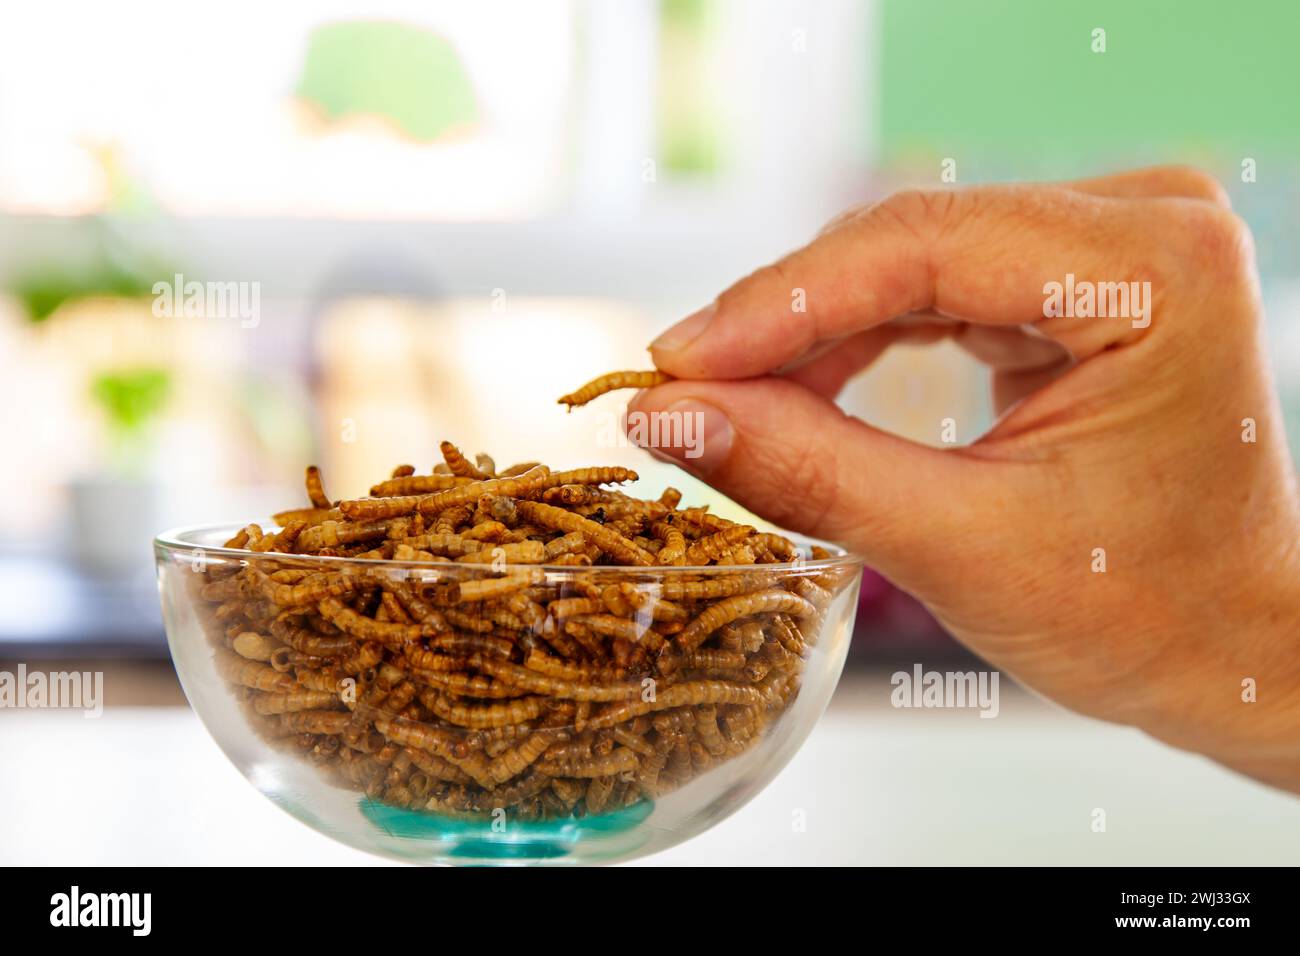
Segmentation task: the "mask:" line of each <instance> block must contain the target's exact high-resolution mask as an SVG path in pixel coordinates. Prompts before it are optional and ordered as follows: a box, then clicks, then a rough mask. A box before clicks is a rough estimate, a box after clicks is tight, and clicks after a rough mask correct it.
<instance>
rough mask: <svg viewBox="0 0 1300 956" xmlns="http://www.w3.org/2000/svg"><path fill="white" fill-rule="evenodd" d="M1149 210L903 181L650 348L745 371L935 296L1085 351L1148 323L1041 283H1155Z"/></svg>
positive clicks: (1092, 198)
mask: <svg viewBox="0 0 1300 956" xmlns="http://www.w3.org/2000/svg"><path fill="white" fill-rule="evenodd" d="M1178 201H1181V200H1160V201H1159V202H1178ZM1153 214H1154V210H1153V209H1152V208H1151V207H1150V204H1145V203H1143V202H1141V201H1136V200H1130V199H1119V198H1111V197H1103V196H1096V195H1089V194H1085V193H1082V192H1079V191H1075V190H1070V189H1066V188H1063V187H1043V186H1029V187H1025V186H1010V187H1007V186H1002V187H982V188H976V189H970V190H959V191H941V192H917V191H912V192H904V193H898V194H896V195H894V196H891V197H890V198H889V199H886V200H885V201H884V202H881V203H879V204H877V205H875V206H873V207H871V208H869V209H868V210H866V211H865V212H863V213H861V214H860V215H858V216H855V217H853V218H851V219H848V220H845V221H843V222H841V223H840V224H839V225H837V226H835V227H834V228H832V229H830V230H829V231H827V232H825V233H823V234H822V235H821V236H819V237H818V238H817V239H815V240H814V241H813V242H812V243H810V244H809V245H807V246H805V247H804V248H802V249H799V250H798V251H796V252H794V253H791V254H790V255H788V256H786V257H785V258H783V259H781V260H779V261H778V262H776V263H773V264H772V265H769V266H765V267H763V268H762V269H759V270H758V271H757V272H755V273H753V274H752V275H750V276H748V277H747V278H745V279H742V280H741V281H740V282H738V283H736V284H735V285H733V286H732V287H731V288H729V289H728V290H727V291H726V292H724V293H723V294H722V295H720V296H719V297H718V299H717V300H716V301H715V302H714V303H713V304H712V305H711V306H710V307H708V308H707V309H705V310H702V311H701V312H700V313H696V315H694V316H691V317H690V318H689V319H687V320H685V321H684V322H682V323H680V324H679V325H678V326H676V327H674V328H673V329H669V331H668V332H667V333H665V335H664V336H661V337H660V338H659V339H658V340H656V341H655V342H654V344H652V346H651V353H652V355H653V357H654V361H655V364H656V366H658V367H659V368H660V369H662V370H664V371H665V372H668V373H669V374H671V375H674V376H676V377H678V378H748V377H751V376H755V375H762V374H766V373H768V372H771V371H774V370H776V369H779V368H781V367H782V366H784V365H786V364H787V363H789V362H791V361H793V360H794V359H796V358H798V357H799V356H801V355H803V354H804V353H805V352H807V351H808V350H809V349H811V348H812V347H814V346H815V345H816V344H817V343H819V342H823V341H827V340H833V339H837V338H841V337H843V336H846V335H850V334H852V333H854V332H859V331H861V330H863V329H867V328H872V327H874V326H878V325H881V324H883V323H885V322H888V321H889V320H890V319H892V318H895V317H897V316H900V315H904V314H906V313H909V312H919V311H924V310H934V311H936V312H939V313H940V314H942V315H947V316H951V317H953V318H958V319H962V320H964V321H967V322H975V323H980V324H987V325H1022V324H1026V323H1037V324H1038V326H1039V327H1040V329H1042V331H1043V332H1044V333H1046V334H1047V335H1049V336H1050V337H1052V338H1054V339H1056V340H1057V341H1059V342H1061V344H1063V345H1064V346H1065V347H1066V348H1067V349H1069V351H1070V352H1072V353H1073V354H1074V355H1076V356H1077V357H1079V358H1080V359H1083V358H1087V357H1089V356H1091V355H1093V354H1095V353H1097V352H1099V351H1101V350H1103V349H1105V348H1108V347H1110V346H1113V345H1115V344H1118V343H1122V342H1125V341H1129V340H1132V339H1135V338H1136V337H1137V336H1138V335H1139V334H1140V333H1141V332H1142V331H1143V330H1142V329H1141V328H1138V327H1135V326H1134V324H1132V323H1130V322H1128V321H1124V320H1122V319H1114V320H1096V319H1091V318H1085V317H1082V316H1080V317H1075V316H1069V317H1067V316H1065V315H1058V316H1054V317H1051V318H1046V317H1045V312H1044V303H1045V285H1046V284H1047V283H1049V282H1051V281H1058V282H1061V281H1064V280H1065V278H1066V276H1067V275H1068V276H1071V277H1072V281H1074V282H1085V281H1086V282H1093V283H1119V282H1125V283H1131V282H1134V281H1137V282H1142V281H1146V282H1148V283H1150V282H1151V280H1152V279H1153V273H1154V271H1155V265H1154V259H1155V258H1156V257H1158V256H1159V255H1160V252H1159V244H1158V243H1157V242H1155V241H1154V237H1153V236H1152V234H1151V233H1152V226H1151V223H1150V220H1151V218H1152V216H1153ZM1147 305H1148V306H1149V302H1148V303H1147Z"/></svg>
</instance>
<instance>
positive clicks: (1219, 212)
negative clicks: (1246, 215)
mask: <svg viewBox="0 0 1300 956" xmlns="http://www.w3.org/2000/svg"><path fill="white" fill-rule="evenodd" d="M1176 225H1177V229H1178V233H1179V235H1180V236H1181V237H1182V245H1183V251H1184V254H1185V255H1186V257H1187V259H1188V262H1189V265H1190V266H1191V267H1192V268H1193V269H1194V270H1196V272H1198V273H1200V274H1202V275H1204V276H1205V277H1207V278H1210V279H1212V280H1214V281H1217V282H1224V281H1249V280H1250V279H1251V277H1252V276H1253V274H1254V263H1255V242H1254V239H1253V237H1252V236H1251V233H1250V228H1249V227H1248V226H1247V225H1246V223H1245V222H1243V221H1242V219H1241V218H1240V217H1239V216H1237V215H1235V214H1234V213H1232V212H1231V211H1230V210H1228V209H1225V208H1223V207H1220V206H1217V205H1203V204H1188V205H1186V206H1184V207H1183V208H1182V209H1181V210H1180V215H1179V219H1178V222H1177V224H1176Z"/></svg>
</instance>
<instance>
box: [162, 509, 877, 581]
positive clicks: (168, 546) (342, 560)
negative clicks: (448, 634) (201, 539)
mask: <svg viewBox="0 0 1300 956" xmlns="http://www.w3.org/2000/svg"><path fill="white" fill-rule="evenodd" d="M249 523H250V522H247V521H244V522H220V523H216V524H192V525H181V526H179V527H176V528H169V529H168V530H166V531H162V532H159V533H158V534H157V535H155V536H154V539H153V545H154V552H155V556H159V555H160V554H161V553H162V552H166V553H168V554H176V553H182V552H183V553H187V554H190V555H193V554H194V552H195V551H201V552H202V553H203V555H204V557H224V558H232V559H236V560H248V559H256V558H263V559H270V560H276V559H281V560H285V559H289V560H295V561H306V562H310V563H319V564H321V565H322V566H324V567H327V568H328V567H335V568H337V567H349V566H361V567H374V568H420V569H438V570H442V571H446V570H448V564H447V562H444V561H395V560H391V559H384V558H349V557H343V556H334V555H317V554H292V553H284V554H280V553H278V552H274V551H251V550H249V549H248V548H226V547H208V546H207V545H202V544H197V543H195V542H194V541H186V540H184V539H185V537H186V536H187V535H188V536H192V535H198V534H200V533H213V532H217V531H226V530H229V531H230V534H231V535H233V534H234V533H235V532H237V531H239V529H240V528H245V527H247V526H248V525H249ZM258 524H261V526H262V527H264V528H275V527H278V526H277V525H276V524H275V522H274V521H268V522H266V523H262V522H258ZM776 533H777V534H781V535H784V536H785V537H788V538H790V539H791V540H792V541H794V542H795V544H796V545H804V544H809V545H817V546H819V547H822V548H826V549H827V550H829V551H832V552H837V553H835V554H832V556H831V557H829V558H816V559H808V560H800V561H784V562H781V563H779V564H740V565H737V564H687V565H676V564H671V565H651V566H649V567H642V566H640V565H626V564H608V565H602V564H597V565H587V566H577V565H572V564H511V565H509V566H508V567H509V569H510V570H518V569H521V568H537V569H539V570H542V571H545V572H547V573H551V572H554V573H563V574H578V573H586V574H591V573H593V572H595V573H597V574H619V575H622V576H626V575H628V574H650V575H664V574H670V573H671V574H682V573H687V572H689V573H690V574H736V573H737V572H740V571H784V572H794V571H798V572H808V571H825V570H829V569H831V568H841V567H852V566H854V565H857V566H859V567H861V566H865V563H866V561H865V559H864V558H863V556H862V555H860V554H857V553H855V552H853V551H849V550H848V549H847V548H844V547H842V546H840V545H838V544H834V543H833V542H829V541H822V540H821V539H819V538H813V537H811V536H809V535H801V534H792V533H788V532H784V531H778V532H776ZM452 566H453V567H460V568H465V569H473V568H476V567H477V568H482V567H483V566H482V565H474V564H453V565H452Z"/></svg>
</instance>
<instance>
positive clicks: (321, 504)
mask: <svg viewBox="0 0 1300 956" xmlns="http://www.w3.org/2000/svg"><path fill="white" fill-rule="evenodd" d="M307 497H308V499H309V500H310V501H311V504H312V507H313V508H330V507H333V505H332V504H331V503H330V499H329V495H327V494H325V488H324V486H323V485H322V484H321V480H320V469H319V468H317V467H316V466H315V465H308V466H307Z"/></svg>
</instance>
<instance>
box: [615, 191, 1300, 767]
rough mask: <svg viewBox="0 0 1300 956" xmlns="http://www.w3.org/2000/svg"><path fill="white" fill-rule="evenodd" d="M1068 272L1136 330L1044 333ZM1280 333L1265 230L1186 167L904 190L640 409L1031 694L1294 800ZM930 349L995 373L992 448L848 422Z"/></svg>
mask: <svg viewBox="0 0 1300 956" xmlns="http://www.w3.org/2000/svg"><path fill="white" fill-rule="evenodd" d="M1067 274H1070V275H1072V276H1073V277H1074V287H1075V289H1076V290H1078V289H1080V288H1082V287H1083V286H1081V284H1083V283H1089V282H1091V283H1096V284H1098V286H1097V288H1098V289H1099V290H1100V289H1109V290H1111V291H1114V290H1115V289H1116V288H1117V287H1103V286H1101V285H1100V284H1102V283H1120V282H1123V283H1128V282H1136V283H1138V284H1139V285H1138V286H1136V287H1132V291H1133V292H1135V293H1137V295H1136V296H1134V297H1133V298H1132V299H1130V301H1129V303H1128V305H1129V309H1128V312H1129V314H1128V315H1125V316H1117V315H1114V314H1111V315H1110V316H1109V317H1097V318H1091V317H1084V316H1082V315H1079V314H1070V310H1066V309H1064V308H1059V307H1058V308H1057V309H1056V311H1055V314H1051V315H1045V302H1047V301H1048V299H1049V295H1048V293H1047V291H1045V290H1051V291H1053V292H1054V291H1055V290H1054V289H1051V287H1050V286H1048V284H1049V283H1053V282H1055V283H1061V284H1062V285H1064V284H1065V283H1066V282H1067V279H1066V276H1067ZM1142 283H1150V285H1149V286H1143V285H1142ZM1143 289H1149V295H1147V296H1143V295H1142V291H1143ZM797 290H802V291H803V296H804V301H805V304H806V311H803V312H796V311H793V310H792V301H795V300H796V296H797ZM1054 304H1056V305H1057V306H1060V305H1061V303H1060V301H1059V298H1058V299H1057V300H1055V302H1054ZM1122 304H1123V302H1122V300H1120V299H1118V298H1117V297H1112V298H1111V299H1110V305H1111V306H1121V305H1122ZM1051 311H1052V309H1051V308H1049V309H1048V312H1051ZM1110 311H1111V312H1112V313H1113V312H1115V311H1118V310H1117V309H1115V308H1112V309H1111V310H1110ZM1143 313H1145V314H1143ZM1262 328H1263V322H1262V309H1261V305H1260V300H1259V291H1258V284H1257V278H1256V272H1255V267H1254V260H1253V247H1252V242H1251V239H1250V236H1249V233H1248V232H1247V231H1246V229H1245V227H1244V226H1243V225H1242V224H1241V222H1240V221H1239V220H1238V219H1237V218H1236V217H1235V216H1234V215H1233V214H1232V213H1231V211H1230V210H1229V208H1228V205H1227V202H1226V199H1225V198H1224V194H1223V191H1222V189H1221V188H1220V187H1219V186H1218V184H1217V183H1215V182H1214V180H1212V179H1211V178H1209V177H1207V176H1205V175H1204V174H1202V173H1199V172H1197V171H1195V170H1191V169H1187V168H1182V167H1174V168H1156V169H1149V170H1141V171H1137V172H1133V173H1127V174H1122V175H1118V176H1110V177H1104V178H1100V179H1094V180H1088V181H1083V182H1075V183H1068V184H1063V185H1033V186H1006V187H980V188H972V189H962V190H951V191H949V190H944V191H937V192H904V193H899V194H897V195H894V196H891V197H890V198H888V199H886V200H885V201H883V202H880V203H877V204H874V205H870V206H867V207H865V208H862V209H860V210H852V211H850V212H849V213H846V214H845V215H843V216H841V217H840V218H838V219H837V220H835V221H834V222H832V223H831V224H830V225H829V226H828V227H827V228H826V229H825V230H824V231H823V233H822V234H821V235H820V236H818V237H817V239H816V240H815V241H813V242H812V243H811V244H809V245H808V246H806V247H804V248H802V249H800V250H798V251H796V252H794V253H792V254H790V255H789V256H787V257H785V258H784V259H782V260H781V261H779V262H777V263H775V264H774V265H770V266H767V267H765V268H763V269H760V270H758V271H757V272H755V273H754V274H753V275H751V276H749V277H748V278H746V279H743V280H741V281H740V282H739V283H737V284H736V285H734V286H732V287H731V288H730V289H728V290H727V291H726V292H724V293H723V294H722V295H721V296H719V298H718V299H717V300H716V302H715V303H714V304H713V305H712V306H710V307H709V308H708V309H706V310H703V311H702V312H700V313H696V315H694V316H692V317H690V318H689V319H686V320H684V321H683V322H681V323H679V324H678V325H677V326H674V327H673V328H672V329H670V330H668V332H667V333H665V334H664V335H663V336H661V337H660V338H659V339H658V340H657V341H656V342H655V343H654V344H653V345H652V346H651V351H652V354H653V357H654V361H655V364H656V365H657V366H658V367H659V368H660V369H662V370H664V371H665V372H668V373H669V374H671V375H673V376H675V377H676V378H677V379H679V380H678V381H673V382H670V383H668V384H665V385H661V386H658V387H656V388H653V389H650V390H647V391H645V392H642V393H641V394H639V395H638V396H637V397H636V398H635V399H634V400H633V403H632V406H631V409H632V410H634V411H639V412H647V413H649V412H662V411H681V412H700V413H702V414H703V415H704V419H703V421H704V423H705V425H704V433H703V434H704V441H703V447H702V452H703V453H702V455H701V456H700V457H698V458H687V457H685V456H684V454H683V452H682V450H681V449H671V448H669V449H662V450H661V451H660V452H659V453H660V454H661V455H667V456H668V457H670V459H671V460H674V461H676V462H677V463H678V464H681V465H682V466H683V467H685V468H686V469H687V470H689V471H691V472H693V473H695V474H697V475H699V476H700V477H702V478H703V479H704V480H706V481H708V482H709V483H710V484H712V485H714V486H715V487H717V488H718V489H719V490H721V491H723V492H725V493H726V494H728V495H730V496H731V497H733V498H734V499H736V500H737V501H739V502H741V503H742V504H744V505H746V506H747V507H749V508H750V509H752V510H753V511H754V512H756V513H758V514H760V515H762V516H764V517H766V518H768V519H770V520H772V521H774V522H776V523H778V524H780V525H782V526H784V527H786V528H790V529H793V530H796V531H800V532H804V533H808V534H811V535H814V536H818V537H823V538H829V539H832V540H835V541H838V542H841V543H843V544H845V545H847V546H848V547H850V548H852V549H854V550H856V551H858V552H860V553H862V554H863V555H865V556H866V558H867V561H868V563H869V564H870V565H872V566H873V567H875V568H876V569H877V570H879V571H880V572H881V573H883V574H884V575H885V576H887V577H888V578H889V579H890V580H892V581H893V582H894V583H895V584H897V585H898V586H899V587H901V588H903V589H904V590H906V591H908V592H910V593H912V594H913V595H915V596H916V597H917V598H919V599H920V600H921V601H923V602H924V603H925V604H926V606H927V607H928V608H930V610H931V611H932V612H933V613H934V614H935V615H936V616H937V617H938V618H939V620H940V621H941V622H942V623H943V624H944V625H945V626H946V627H948V628H949V629H950V630H951V631H952V633H953V634H955V635H956V636H957V637H958V638H959V639H960V640H962V641H963V642H965V643H966V644H967V645H969V646H970V647H971V648H972V649H974V650H975V651H976V652H978V653H979V654H981V655H982V656H983V657H985V658H986V659H987V660H989V661H990V662H991V663H993V664H994V665H996V666H998V667H999V668H1002V669H1004V670H1006V671H1007V672H1009V673H1010V674H1012V675H1013V676H1015V677H1016V678H1018V679H1019V680H1020V681H1022V682H1023V683H1025V684H1027V685H1028V686H1030V687H1033V688H1035V689H1037V690H1039V691H1041V692H1042V693H1044V694H1046V695H1048V696H1050V697H1052V698H1054V699H1055V700H1057V701H1059V702H1061V703H1063V704H1065V705H1066V706H1068V707H1071V708H1072V709H1074V710H1077V711H1079V712H1081V713H1085V714H1090V715H1093V716H1096V717H1101V718H1104V719H1107V720H1113V721H1118V722H1122V723H1129V724H1134V725H1136V726H1139V727H1142V728H1143V729H1145V730H1147V731H1148V732H1150V733H1151V734H1153V735H1155V736H1156V737H1158V738H1160V739H1162V740H1165V741H1167V742H1169V743H1173V744H1175V745H1177V746H1181V747H1185V748H1188V749H1191V750H1196V751H1199V752H1202V753H1205V754H1208V755H1210V756H1212V757H1214V758H1215V759H1217V760H1219V761H1221V762H1223V763H1225V764H1227V765H1230V766H1233V767H1235V768H1237V769H1239V770H1241V771H1243V772H1246V773H1249V774H1252V775H1254V776H1256V777H1258V778H1260V779H1262V780H1265V781H1267V782H1270V783H1273V784H1276V785H1278V786H1284V787H1288V788H1290V789H1293V790H1297V791H1300V494H1298V493H1297V483H1296V476H1295V470H1294V467H1293V465H1292V462H1291V459H1290V456H1289V454H1288V452H1287V448H1286V438H1285V435H1284V431H1283V425H1282V416H1281V412H1280V410H1279V408H1278V403H1277V399H1276V396H1275V394H1274V391H1273V388H1272V384H1271V381H1270V376H1269V370H1268V358H1267V354H1266V351H1265V347H1264V344H1263V334H1262ZM939 338H951V339H953V340H955V341H956V342H957V343H958V344H959V345H961V346H962V347H964V348H965V349H967V350H968V351H970V352H971V353H972V354H974V355H975V356H976V357H978V358H980V359H981V360H983V361H984V362H986V363H987V364H989V365H990V367H991V368H992V372H993V391H994V400H995V406H996V407H997V409H998V412H999V415H1000V417H999V418H998V420H997V422H996V424H995V425H994V427H993V428H992V430H991V431H989V432H988V433H987V434H985V435H984V436H983V437H981V438H980V439H979V440H977V441H975V442H974V443H973V444H971V445H969V446H966V447H955V448H950V449H944V450H940V449H937V448H931V447H926V446H922V445H919V444H916V443H913V442H911V441H907V440H905V439H903V438H900V437H898V436H895V435H891V434H888V433H885V432H882V431H880V430H877V429H875V428H872V427H871V426H870V425H867V424H865V423H863V422H862V421H860V420H858V419H856V418H852V417H849V416H847V415H845V414H843V412H841V411H840V410H839V409H838V407H837V406H836V405H835V404H834V403H833V402H832V399H833V398H834V396H835V394H836V393H837V392H838V391H839V389H840V387H841V386H842V385H843V384H844V382H845V381H846V380H847V379H848V378H850V377H851V376H852V375H854V374H855V373H857V372H858V371H861V370H862V369H863V368H865V367H867V366H868V365H870V364H871V362H872V361H874V360H875V359H876V358H877V357H878V356H879V355H880V354H881V353H882V352H883V351H884V350H885V349H886V348H888V347H889V346H890V345H891V344H894V343H897V342H900V341H927V340H928V341H932V340H936V339H939ZM1247 420H1249V421H1247ZM1252 423H1253V425H1252ZM938 427H939V423H937V422H936V434H937V430H938ZM1252 429H1253V432H1252ZM1098 549H1102V550H1098ZM1103 557H1104V562H1105V563H1104V569H1105V570H1104V571H1102V570H1100V569H1099V568H1100V567H1101V566H1102V565H1100V563H1099V559H1101V558H1103ZM1247 679H1251V680H1253V681H1254V682H1255V685H1254V686H1255V687H1256V688H1257V695H1258V700H1257V702H1254V703H1247V702H1245V701H1243V682H1244V681H1246V680H1247Z"/></svg>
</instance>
